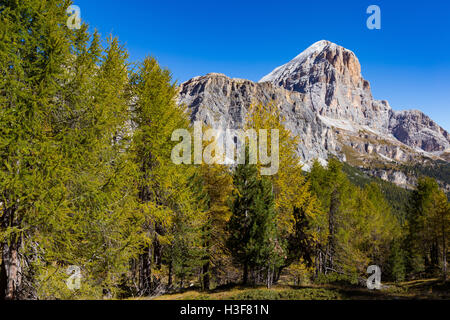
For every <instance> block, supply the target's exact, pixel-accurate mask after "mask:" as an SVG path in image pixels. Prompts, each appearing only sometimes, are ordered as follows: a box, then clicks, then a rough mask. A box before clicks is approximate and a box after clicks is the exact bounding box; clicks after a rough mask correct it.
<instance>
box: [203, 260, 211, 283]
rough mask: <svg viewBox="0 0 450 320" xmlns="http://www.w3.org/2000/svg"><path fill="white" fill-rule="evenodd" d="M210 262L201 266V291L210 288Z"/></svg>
mask: <svg viewBox="0 0 450 320" xmlns="http://www.w3.org/2000/svg"><path fill="white" fill-rule="evenodd" d="M210 265H211V264H210V262H209V261H207V262H206V263H205V264H204V265H203V270H202V275H203V279H202V280H203V281H202V282H203V290H209V286H210V277H209V267H210Z"/></svg>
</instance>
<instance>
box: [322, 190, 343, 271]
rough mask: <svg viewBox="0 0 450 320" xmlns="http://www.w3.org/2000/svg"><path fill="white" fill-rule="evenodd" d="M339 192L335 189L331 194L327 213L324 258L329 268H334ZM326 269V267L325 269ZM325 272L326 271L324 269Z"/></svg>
mask: <svg viewBox="0 0 450 320" xmlns="http://www.w3.org/2000/svg"><path fill="white" fill-rule="evenodd" d="M339 206H340V203H339V192H338V190H337V189H335V190H334V191H333V193H332V194H331V201H330V212H329V215H328V227H329V235H328V246H327V252H326V257H325V259H326V260H328V263H327V266H326V267H329V268H330V269H334V254H335V233H336V221H335V220H336V215H337V213H338V211H339ZM325 270H326V269H325ZM325 273H326V271H325Z"/></svg>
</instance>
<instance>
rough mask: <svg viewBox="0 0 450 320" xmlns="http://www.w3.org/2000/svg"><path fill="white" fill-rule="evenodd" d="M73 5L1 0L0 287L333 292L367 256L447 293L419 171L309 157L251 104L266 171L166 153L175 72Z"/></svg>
mask: <svg viewBox="0 0 450 320" xmlns="http://www.w3.org/2000/svg"><path fill="white" fill-rule="evenodd" d="M69 5H70V3H69V1H64V0H27V1H17V0H1V1H0V38H1V40H0V74H1V76H0V226H1V229H0V246H1V250H0V252H1V255H0V259H1V260H0V261H1V273H0V298H1V299H33V300H34V299H39V300H47V299H49V300H53V299H128V298H142V297H157V296H161V295H170V294H175V293H180V292H186V291H188V290H192V291H195V292H197V294H198V295H200V297H202V295H203V297H207V296H208V294H212V293H214V292H217V290H228V289H230V290H232V288H235V287H236V286H240V288H254V290H253V289H252V290H253V291H252V290H250V291H248V292H247V293H245V291H243V293H242V292H241V296H239V298H242V299H245V298H249V299H252V298H258V297H260V296H258V295H262V297H263V298H280V297H281V298H283V296H282V293H280V292H281V291H270V289H273V288H278V287H280V286H288V287H289V288H291V289H289V290H290V291H289V292H290V294H291V295H292V296H291V298H294V299H296V298H299V299H301V298H304V296H302V295H301V294H300V293H298V295H296V293H295V292H297V291H296V290H297V289H298V290H299V291H298V292H302V291H301V288H304V287H305V286H306V287H307V288H308V289H307V290H313V291H314V290H318V291H317V292H318V293H317V292H316V293H314V292H313V291H311V292H313V293H311V294H312V295H313V296H312V298H321V297H322V298H323V297H325V298H332V299H334V298H336V299H339V298H345V297H343V296H339V295H335V291H332V290H328V289H323V286H324V285H332V284H336V285H342V286H350V287H354V288H361V290H368V289H366V288H365V286H366V279H367V277H368V276H369V275H368V274H367V268H368V267H369V266H370V265H377V266H379V267H380V268H381V271H382V279H381V283H382V284H383V285H384V283H389V284H390V285H389V286H390V288H401V286H400V284H402V283H408V282H414V281H421V280H430V281H433V283H434V284H435V285H436V287H437V288H441V289H440V290H441V291H439V290H438V289H436V290H435V292H436V291H437V292H441V294H442V296H443V297H447V298H448V297H449V291H450V290H449V287H448V282H446V281H448V279H447V278H448V269H447V260H448V256H447V254H448V252H449V239H450V205H449V202H448V198H447V195H446V193H445V191H444V190H441V188H440V186H439V185H438V183H437V182H436V180H435V179H434V178H433V177H430V176H432V175H431V174H428V175H427V172H426V170H425V171H424V170H422V171H421V170H420V169H417V170H416V173H417V177H418V183H417V186H416V187H415V188H414V189H411V190H406V189H402V188H400V187H397V186H395V185H393V184H391V183H388V182H385V181H382V180H380V179H375V178H370V177H366V178H364V179H363V180H362V178H361V177H362V174H360V173H359V172H356V173H355V170H357V169H355V168H353V167H350V166H349V165H348V164H344V163H341V162H340V161H339V160H338V159H337V158H333V157H330V158H329V161H328V164H327V165H326V166H324V165H322V164H321V163H320V162H319V161H316V162H315V163H314V165H313V166H312V167H311V169H310V170H309V171H304V170H302V165H301V164H300V158H299V157H298V155H297V153H296V146H297V144H298V143H299V138H300V137H296V136H294V135H293V134H292V133H291V132H290V131H289V130H288V129H286V128H285V127H284V126H283V117H282V116H281V115H280V113H279V112H278V110H277V108H276V107H274V105H271V104H268V105H266V104H259V103H255V104H254V105H253V106H252V109H251V110H249V112H248V114H247V115H246V126H248V127H249V128H255V129H278V130H279V170H278V173H277V174H275V175H272V176H263V175H261V173H260V170H259V169H260V167H261V166H260V165H259V164H249V163H248V162H246V163H245V164H238V165H233V166H229V165H220V164H214V165H207V164H201V165H186V164H174V163H173V161H172V160H171V156H172V150H173V148H174V146H175V145H177V142H174V141H172V139H171V138H172V133H173V132H174V131H175V130H177V129H180V128H181V129H187V130H189V131H190V132H191V131H192V130H193V129H192V126H191V123H190V117H189V112H188V110H187V108H186V107H185V106H183V105H178V104H177V94H178V84H177V83H175V82H174V81H173V79H172V76H171V73H170V71H169V70H168V69H165V68H162V67H161V66H160V65H159V63H158V60H157V59H156V58H154V57H151V56H149V57H148V58H146V59H145V60H143V61H140V62H138V63H130V62H129V58H128V54H127V49H126V47H125V46H124V45H123V43H122V42H120V41H119V40H118V39H117V38H115V37H114V36H113V35H111V36H108V37H103V36H101V35H100V34H99V33H98V32H90V31H89V30H90V27H89V26H88V25H86V24H83V25H82V26H81V28H80V29H78V30H76V29H75V30H71V29H69V28H67V26H66V20H67V14H66V9H67V7H68V6H69ZM270 138H271V137H270V136H269V139H270ZM247 151H248V150H247ZM72 280H73V282H70V281H72ZM69 282H70V283H69ZM69 284H72V286H71V285H69ZM396 284H398V285H399V287H396ZM255 288H256V289H255ZM262 288H268V289H262ZM292 288H293V289H292ZM295 288H297V289H295ZM264 290H268V291H264ZM327 290H328V291H327ZM399 290H400V289H399ZM283 292H284V291H283ZM245 294H247V296H246V295H245ZM314 294H319V295H318V296H314ZM320 294H322V296H321V295H320ZM277 295H278V296H277ZM284 298H288V297H287V296H286V297H284Z"/></svg>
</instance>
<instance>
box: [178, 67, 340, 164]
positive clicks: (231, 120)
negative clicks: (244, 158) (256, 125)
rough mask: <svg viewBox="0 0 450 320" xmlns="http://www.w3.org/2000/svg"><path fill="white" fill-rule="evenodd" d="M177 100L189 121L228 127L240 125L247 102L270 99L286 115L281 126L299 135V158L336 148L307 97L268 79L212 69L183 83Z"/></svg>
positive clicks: (320, 156)
mask: <svg viewBox="0 0 450 320" xmlns="http://www.w3.org/2000/svg"><path fill="white" fill-rule="evenodd" d="M179 102H180V103H183V104H186V105H187V106H188V107H189V109H190V114H191V120H192V121H202V122H203V123H205V124H206V125H210V126H213V127H222V128H230V129H238V128H242V127H243V124H244V121H245V115H246V113H247V110H248V108H249V107H250V105H251V104H254V103H259V102H262V103H264V104H266V103H271V102H273V103H275V104H276V105H277V106H278V107H279V108H280V110H281V113H282V114H283V116H284V117H285V118H286V122H285V126H286V127H287V128H288V129H289V130H291V132H292V133H293V134H295V135H297V136H298V137H300V140H301V143H300V144H299V146H298V152H299V154H300V156H301V157H302V159H304V160H312V159H314V158H323V159H326V158H327V156H328V150H329V149H331V150H333V152H336V150H335V140H334V136H333V133H332V129H331V128H328V127H327V126H326V125H324V124H323V122H322V121H321V120H320V118H319V117H318V115H317V114H316V113H315V112H314V111H313V110H312V109H311V108H308V107H307V106H309V105H310V101H309V97H308V96H307V95H305V94H302V93H299V92H291V91H288V90H286V89H284V88H281V87H278V86H274V85H272V84H271V83H255V82H252V81H249V80H241V79H230V78H228V77H227V76H225V75H223V74H217V73H212V74H208V75H206V76H203V77H196V78H193V79H191V80H189V81H187V82H185V83H183V84H182V85H181V88H180V94H179Z"/></svg>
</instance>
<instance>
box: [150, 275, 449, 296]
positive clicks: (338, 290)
mask: <svg viewBox="0 0 450 320" xmlns="http://www.w3.org/2000/svg"><path fill="white" fill-rule="evenodd" d="M156 299H157V300H386V299H388V300H391V299H400V300H404V299H450V284H449V283H448V282H447V283H446V284H445V285H444V284H443V283H442V282H441V281H439V280H437V279H427V280H416V281H410V282H402V283H398V284H394V283H383V288H382V289H381V290H369V289H367V288H363V287H360V286H350V285H349V286H346V285H337V284H336V285H333V284H327V285H310V286H303V287H293V286H282V285H279V286H275V287H273V288H272V289H266V288H264V287H257V288H249V287H241V286H235V287H232V288H227V289H218V290H214V291H210V292H201V291H197V290H190V291H184V292H182V293H175V294H168V295H164V296H160V297H158V298H156Z"/></svg>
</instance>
